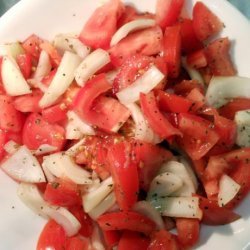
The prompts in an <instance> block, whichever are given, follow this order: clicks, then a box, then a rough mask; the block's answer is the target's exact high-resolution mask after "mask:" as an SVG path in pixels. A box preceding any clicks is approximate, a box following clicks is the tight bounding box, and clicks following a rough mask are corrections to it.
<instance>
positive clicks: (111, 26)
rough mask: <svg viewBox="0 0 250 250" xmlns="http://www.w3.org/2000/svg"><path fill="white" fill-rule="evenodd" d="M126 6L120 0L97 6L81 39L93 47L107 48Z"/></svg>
mask: <svg viewBox="0 0 250 250" xmlns="http://www.w3.org/2000/svg"><path fill="white" fill-rule="evenodd" d="M123 9H124V6H123V4H122V3H121V1H120V0H110V1H109V2H107V3H106V4H104V5H103V6H101V7H99V8H97V9H96V10H95V11H94V13H93V14H92V15H91V17H90V18H89V20H88V21H87V22H86V24H85V25H84V27H83V29H82V31H81V33H80V36H79V39H80V40H81V41H82V42H83V43H84V44H86V45H88V46H90V47H92V48H95V49H96V48H103V49H107V48H109V45H110V40H111V38H112V36H113V35H114V33H115V31H116V28H117V20H118V19H119V17H120V16H121V14H122V12H123Z"/></svg>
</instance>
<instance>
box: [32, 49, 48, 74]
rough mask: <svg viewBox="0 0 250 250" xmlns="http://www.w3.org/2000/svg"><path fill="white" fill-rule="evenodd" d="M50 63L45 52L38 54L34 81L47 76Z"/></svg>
mask: <svg viewBox="0 0 250 250" xmlns="http://www.w3.org/2000/svg"><path fill="white" fill-rule="evenodd" d="M51 67H52V66H51V63H50V58H49V55H48V54H47V52H46V51H44V50H42V51H41V53H40V57H39V61H38V65H37V67H36V71H35V73H34V75H33V78H35V79H41V78H43V77H45V76H47V75H48V74H49V72H50V71H51Z"/></svg>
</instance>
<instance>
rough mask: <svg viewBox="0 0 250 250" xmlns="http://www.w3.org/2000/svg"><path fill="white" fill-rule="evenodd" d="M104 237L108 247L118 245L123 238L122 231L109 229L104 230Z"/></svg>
mask: <svg viewBox="0 0 250 250" xmlns="http://www.w3.org/2000/svg"><path fill="white" fill-rule="evenodd" d="M102 233H103V238H104V241H105V243H106V245H107V247H108V249H112V247H114V246H115V245H118V242H119V240H120V238H121V235H120V232H119V231H117V230H109V231H103V232H102Z"/></svg>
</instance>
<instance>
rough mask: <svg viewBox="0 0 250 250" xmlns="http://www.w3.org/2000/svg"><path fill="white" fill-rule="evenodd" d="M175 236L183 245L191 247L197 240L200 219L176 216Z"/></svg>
mask: <svg viewBox="0 0 250 250" xmlns="http://www.w3.org/2000/svg"><path fill="white" fill-rule="evenodd" d="M176 228H177V233H178V235H177V237H178V240H179V242H180V244H181V245H182V246H184V247H192V246H194V245H195V244H196V243H197V242H198V240H199V234H200V221H199V220H197V219H187V218H177V219H176Z"/></svg>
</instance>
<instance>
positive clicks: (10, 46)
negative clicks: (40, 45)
mask: <svg viewBox="0 0 250 250" xmlns="http://www.w3.org/2000/svg"><path fill="white" fill-rule="evenodd" d="M24 53H25V51H24V49H23V47H22V46H21V44H20V43H19V42H14V43H7V44H2V45H0V55H1V56H10V57H12V58H13V59H16V57H17V56H18V55H20V54H24Z"/></svg>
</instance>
